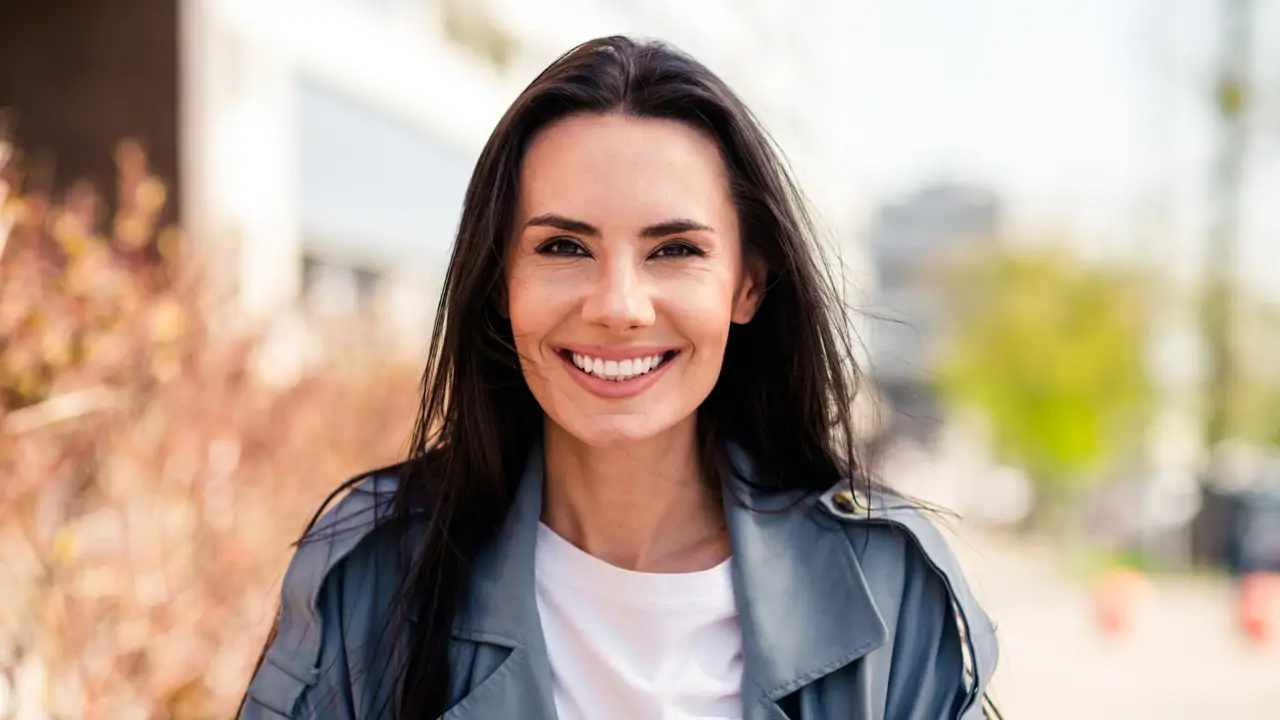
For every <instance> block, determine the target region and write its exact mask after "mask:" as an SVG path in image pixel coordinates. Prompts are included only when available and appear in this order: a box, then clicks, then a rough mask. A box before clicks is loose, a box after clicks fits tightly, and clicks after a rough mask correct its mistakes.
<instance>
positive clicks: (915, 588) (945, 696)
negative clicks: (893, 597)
mask: <svg viewBox="0 0 1280 720" xmlns="http://www.w3.org/2000/svg"><path fill="white" fill-rule="evenodd" d="M907 545H908V546H910V545H911V543H910V542H909V541H908V542H907ZM904 573H905V577H904V582H903V585H904V587H903V591H902V608H901V611H900V614H899V615H898V626H897V630H896V633H895V637H896V639H895V641H894V648H893V661H892V664H891V670H890V674H889V688H888V697H887V698H886V703H885V710H886V712H885V717H886V718H895V720H896V719H898V718H901V719H902V720H944V719H945V720H949V719H950V718H959V717H963V716H962V715H961V712H962V707H963V706H964V704H965V701H966V700H967V699H968V695H969V688H968V681H967V680H966V677H965V662H964V649H963V647H962V643H961V637H960V628H959V625H958V622H957V618H956V613H955V611H954V610H953V606H952V601H951V595H950V593H949V592H948V590H947V586H946V584H945V583H944V582H943V580H942V578H941V577H940V576H939V575H938V573H937V572H935V571H934V570H933V569H932V568H931V567H929V565H928V562H927V561H926V560H925V559H924V557H923V555H922V554H921V553H918V552H909V553H908V555H907V564H906V567H905V569H904Z"/></svg>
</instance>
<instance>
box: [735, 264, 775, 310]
mask: <svg viewBox="0 0 1280 720" xmlns="http://www.w3.org/2000/svg"><path fill="white" fill-rule="evenodd" d="M745 270H746V272H744V273H743V278H742V284H741V285H739V286H738V296H737V297H736V298H734V302H733V318H732V319H733V322H735V323H738V324H739V325H746V324H747V323H749V322H751V318H753V317H755V316H756V311H757V310H759V309H760V303H761V302H763V301H764V287H765V281H766V279H767V278H768V276H769V272H768V270H767V269H766V268H765V266H764V263H763V262H761V261H760V260H758V259H753V260H748V261H747V263H746V268H745Z"/></svg>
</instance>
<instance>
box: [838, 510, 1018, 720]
mask: <svg viewBox="0 0 1280 720" xmlns="http://www.w3.org/2000/svg"><path fill="white" fill-rule="evenodd" d="M822 502H823V506H824V507H825V508H826V509H827V510H828V511H829V512H831V513H832V514H833V515H835V516H836V517H839V518H841V519H843V520H844V521H846V522H849V523H852V524H853V525H860V524H870V525H879V526H889V527H892V528H893V529H894V530H897V531H899V532H901V533H902V535H903V545H902V547H903V554H902V560H901V562H902V572H903V576H902V577H903V581H902V594H901V600H900V602H899V605H898V610H899V612H898V616H897V620H896V627H895V630H894V647H893V654H892V658H891V660H890V668H889V679H888V688H887V691H886V698H885V717H886V718H889V719H891V720H955V719H960V720H981V719H982V718H984V717H985V707H984V701H985V699H986V693H987V686H988V683H990V682H991V677H992V675H993V674H994V673H995V669H996V665H997V662H998V660H999V644H998V642H997V640H996V634H995V626H994V625H993V624H992V623H991V620H990V618H988V617H987V614H986V613H985V612H984V611H983V609H982V606H981V605H980V604H979V603H978V601H977V599H976V598H975V597H974V595H973V593H972V591H971V590H970V589H969V584H968V581H967V580H966V578H965V575H964V571H963V569H962V568H961V566H960V562H959V560H957V559H956V557H955V555H954V554H953V553H952V551H951V546H950V545H949V544H948V543H947V540H946V538H945V537H944V536H943V535H942V533H941V532H939V530H938V528H937V527H936V526H935V525H934V524H933V523H932V522H931V521H930V520H929V518H928V517H927V516H926V515H925V514H924V513H922V512H921V511H920V510H919V509H918V508H916V507H913V506H911V505H910V504H907V503H903V502H902V501H900V500H894V499H891V498H884V497H874V498H867V497H864V496H861V495H855V494H854V493H852V491H849V490H847V489H843V488H842V487H841V486H837V487H836V488H833V489H832V490H831V491H828V493H826V494H825V495H824V496H823V498H822Z"/></svg>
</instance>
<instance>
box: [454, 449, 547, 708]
mask: <svg viewBox="0 0 1280 720" xmlns="http://www.w3.org/2000/svg"><path fill="white" fill-rule="evenodd" d="M535 445H537V444H535ZM541 514H542V450H541V447H540V446H537V447H536V448H535V450H534V451H533V452H532V453H530V456H529V462H528V465H527V466H526V468H525V472H524V476H523V477H522V478H521V480H520V486H519V487H518V488H517V489H516V498H515V502H514V503H513V505H512V508H511V510H510V512H508V513H507V518H506V520H505V522H504V524H503V526H502V528H501V529H500V530H499V532H498V534H497V535H496V536H495V537H494V538H493V540H492V541H491V542H490V543H489V544H488V545H487V546H486V547H485V549H484V550H483V551H482V552H481V553H480V555H479V556H478V557H477V558H476V562H475V564H474V566H473V568H472V573H471V586H470V592H469V594H468V597H467V603H466V608H465V609H464V611H463V612H462V613H460V614H459V616H458V619H457V621H456V622H455V623H454V630H453V634H454V637H456V638H458V639H460V640H465V641H468V642H472V643H476V644H478V645H494V646H498V647H499V648H504V649H506V650H508V651H509V654H508V655H507V657H506V660H504V661H502V663H501V664H500V665H499V666H498V667H497V668H496V669H494V671H493V672H492V673H491V674H490V675H489V676H488V677H487V678H484V679H483V680H481V681H480V684H479V685H476V686H475V687H473V688H471V692H470V694H468V695H467V696H466V697H464V698H462V700H460V701H459V702H458V703H457V704H456V705H455V706H454V707H452V708H451V709H450V710H449V712H447V713H445V716H444V717H445V720H491V719H492V718H506V717H520V718H529V719H530V720H554V719H555V717H556V712H555V702H554V699H553V697H552V684H551V668H550V666H549V664H548V661H547V649H546V643H545V641H544V640H543V636H542V624H541V621H540V620H539V618H538V606H537V600H536V598H535V596H534V574H533V573H534V548H535V543H536V540H537V531H538V520H539V517H540V516H541Z"/></svg>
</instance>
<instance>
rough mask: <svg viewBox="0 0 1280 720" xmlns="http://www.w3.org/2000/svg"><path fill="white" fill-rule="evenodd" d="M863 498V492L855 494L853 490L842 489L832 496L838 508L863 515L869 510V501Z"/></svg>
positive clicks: (843, 511) (852, 513) (848, 512)
mask: <svg viewBox="0 0 1280 720" xmlns="http://www.w3.org/2000/svg"><path fill="white" fill-rule="evenodd" d="M860 500H864V498H862V493H858V494H857V495H855V494H854V492H853V491H852V490H848V489H845V490H841V491H840V492H838V493H836V494H835V495H833V496H832V497H831V502H832V503H834V504H835V506H836V509H838V510H839V511H840V512H842V513H847V514H849V515H862V514H864V513H866V512H867V503H866V502H865V501H863V502H859V501H860Z"/></svg>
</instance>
